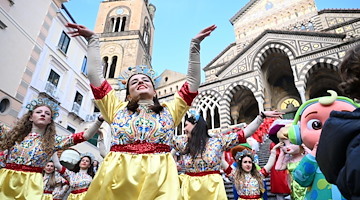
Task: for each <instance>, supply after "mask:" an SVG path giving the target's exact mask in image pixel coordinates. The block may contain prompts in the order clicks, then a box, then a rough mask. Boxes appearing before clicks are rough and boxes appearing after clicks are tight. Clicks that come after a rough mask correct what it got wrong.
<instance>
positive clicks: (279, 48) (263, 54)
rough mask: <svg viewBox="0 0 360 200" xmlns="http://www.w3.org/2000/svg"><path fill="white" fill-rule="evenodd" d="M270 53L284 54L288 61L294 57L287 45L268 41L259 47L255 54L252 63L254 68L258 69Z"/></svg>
mask: <svg viewBox="0 0 360 200" xmlns="http://www.w3.org/2000/svg"><path fill="white" fill-rule="evenodd" d="M272 53H281V54H284V55H286V56H287V57H288V58H289V60H290V61H291V60H293V59H294V58H295V54H294V52H293V51H292V50H291V49H290V48H289V47H288V46H286V45H284V44H280V43H269V44H267V45H265V46H264V47H263V48H261V49H260V50H259V51H258V53H257V54H256V56H255V58H254V61H253V65H252V66H254V69H257V70H259V71H260V67H261V65H262V64H263V63H264V61H265V59H266V58H267V56H268V55H270V54H272Z"/></svg>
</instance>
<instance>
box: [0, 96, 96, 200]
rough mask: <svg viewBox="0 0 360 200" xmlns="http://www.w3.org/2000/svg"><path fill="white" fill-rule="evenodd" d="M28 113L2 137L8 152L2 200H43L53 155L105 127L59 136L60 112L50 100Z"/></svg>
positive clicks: (0, 181) (0, 178) (0, 147)
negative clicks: (45, 177) (45, 176)
mask: <svg viewBox="0 0 360 200" xmlns="http://www.w3.org/2000/svg"><path fill="white" fill-rule="evenodd" d="M27 108H28V109H29V112H27V113H26V114H25V115H24V116H23V117H22V118H21V119H20V120H19V121H18V122H17V124H16V125H15V126H14V128H13V129H11V130H10V131H9V132H7V133H2V134H1V135H0V151H5V150H6V151H7V152H6V161H5V167H4V168H2V169H1V170H0V199H1V200H8V199H9V200H13V199H41V198H42V195H43V190H44V187H43V176H42V170H43V168H44V167H45V165H46V163H47V162H48V161H49V160H50V158H51V155H52V154H53V153H54V152H55V151H57V150H61V149H66V148H68V147H70V146H73V145H75V144H77V143H80V142H83V141H86V140H88V139H90V138H91V137H93V136H94V134H95V132H96V130H97V129H98V128H99V126H100V125H101V123H99V122H95V123H94V125H93V126H92V127H91V128H90V129H89V130H87V131H85V132H81V133H76V134H71V135H65V136H58V135H56V133H55V122H54V118H55V117H56V116H57V115H58V112H57V111H58V108H57V105H55V104H54V103H53V102H51V101H49V100H46V99H38V100H33V101H32V102H31V103H30V104H28V105H27Z"/></svg>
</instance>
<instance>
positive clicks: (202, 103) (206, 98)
mask: <svg viewBox="0 0 360 200" xmlns="http://www.w3.org/2000/svg"><path fill="white" fill-rule="evenodd" d="M220 99H221V95H220V94H219V93H218V92H217V91H214V90H205V91H202V92H201V93H200V94H198V96H197V97H196V98H195V100H194V104H193V105H194V107H196V110H200V111H202V113H203V117H204V119H207V118H208V117H209V116H207V112H208V111H209V112H210V114H211V116H210V117H211V126H210V127H209V129H214V128H219V127H214V124H215V121H216V120H217V121H220V119H219V118H217V119H215V116H216V113H215V111H216V109H217V110H218V111H219V110H220Z"/></svg>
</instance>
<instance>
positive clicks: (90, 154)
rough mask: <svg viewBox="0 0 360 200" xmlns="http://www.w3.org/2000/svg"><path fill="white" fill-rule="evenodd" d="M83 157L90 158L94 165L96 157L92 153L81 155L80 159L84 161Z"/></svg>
mask: <svg viewBox="0 0 360 200" xmlns="http://www.w3.org/2000/svg"><path fill="white" fill-rule="evenodd" d="M83 157H90V159H91V163H93V162H94V160H95V156H94V155H93V154H92V153H90V152H86V153H81V154H80V158H81V159H82V158H83ZM81 159H80V160H81Z"/></svg>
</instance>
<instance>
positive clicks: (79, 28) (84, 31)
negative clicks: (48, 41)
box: [65, 23, 95, 38]
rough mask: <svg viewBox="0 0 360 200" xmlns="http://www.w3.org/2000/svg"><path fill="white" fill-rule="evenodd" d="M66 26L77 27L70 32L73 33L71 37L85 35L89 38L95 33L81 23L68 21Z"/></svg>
mask: <svg viewBox="0 0 360 200" xmlns="http://www.w3.org/2000/svg"><path fill="white" fill-rule="evenodd" d="M65 26H66V27H69V28H73V29H75V30H74V31H70V32H68V33H69V34H70V35H71V37H76V36H83V37H85V38H89V37H91V36H92V35H94V34H95V33H94V32H93V31H91V30H90V29H88V28H86V26H83V25H80V24H73V23H67V24H66V25H65Z"/></svg>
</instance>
